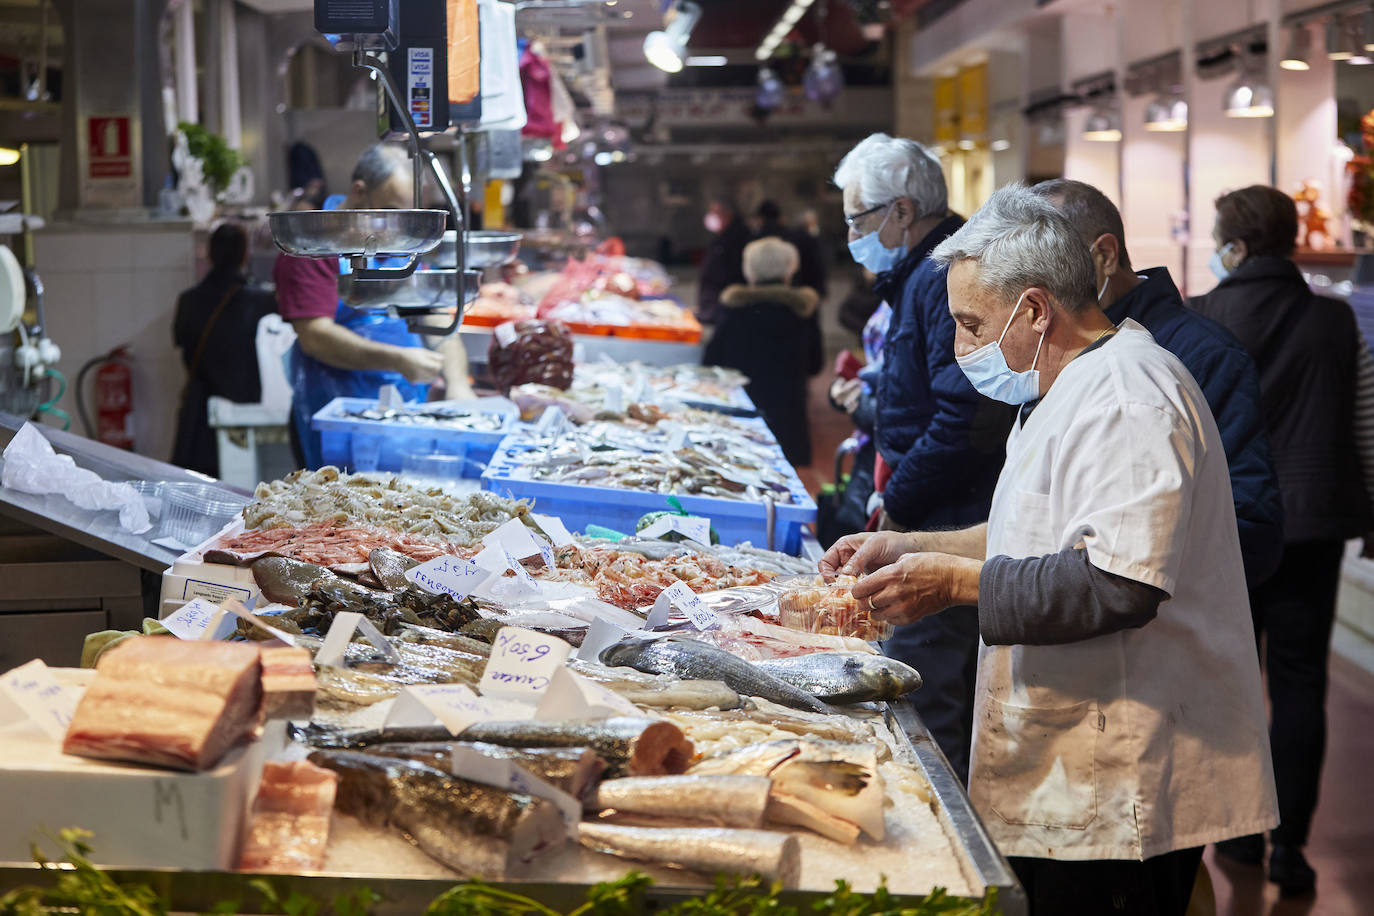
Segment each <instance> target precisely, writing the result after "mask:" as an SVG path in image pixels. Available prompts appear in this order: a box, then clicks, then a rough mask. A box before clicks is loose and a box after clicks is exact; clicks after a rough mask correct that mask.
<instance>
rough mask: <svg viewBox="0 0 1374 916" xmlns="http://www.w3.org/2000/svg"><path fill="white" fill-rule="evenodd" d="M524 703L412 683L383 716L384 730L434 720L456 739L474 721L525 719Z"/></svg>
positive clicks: (529, 709)
mask: <svg viewBox="0 0 1374 916" xmlns="http://www.w3.org/2000/svg"><path fill="white" fill-rule="evenodd" d="M533 715H534V707H533V706H532V705H530V704H528V703H521V702H518V701H515V700H508V699H498V698H494V697H479V696H478V695H477V694H475V693H473V692H472V688H471V687H468V686H466V685H464V684H416V685H413V686H410V687H407V688H405V689H404V690H402V691H401V694H400V696H398V697H396V701H395V702H394V703H393V704H392V706H391V711H390V712H389V713H388V714H387V717H386V725H387V726H388V727H392V726H395V727H408V726H425V725H430V724H431V723H433V722H435V721H436V720H437V721H438V722H440V723H441V724H442V725H443V726H444V728H446V729H448V732H449V734H451V735H454V736H457V735H460V734H462V733H463V730H464V729H466V728H467V727H468V726H469V725H473V724H475V723H477V722H508V721H519V720H522V719H529V718H531V717H533Z"/></svg>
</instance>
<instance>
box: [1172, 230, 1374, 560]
mask: <svg viewBox="0 0 1374 916" xmlns="http://www.w3.org/2000/svg"><path fill="white" fill-rule="evenodd" d="M1190 304H1191V305H1192V306H1193V307H1194V308H1196V309H1197V310H1198V311H1199V312H1201V313H1202V314H1203V315H1206V316H1207V317H1208V318H1211V319H1212V320H1214V321H1216V322H1218V323H1219V324H1221V325H1223V326H1224V327H1225V328H1226V329H1227V330H1229V331H1230V332H1231V333H1232V334H1234V335H1236V337H1237V338H1239V339H1240V342H1241V344H1242V345H1243V346H1244V347H1245V349H1246V351H1247V352H1249V354H1250V356H1251V358H1252V359H1254V361H1255V366H1256V368H1258V370H1259V381H1260V398H1261V403H1262V405H1263V408H1264V416H1265V420H1266V422H1267V423H1268V427H1269V447H1270V450H1271V451H1272V453H1273V458H1274V467H1275V469H1276V470H1277V471H1278V479H1279V491H1280V493H1281V495H1282V498H1283V524H1284V541H1285V542H1286V543H1295V542H1302V541H1316V540H1344V539H1346V538H1350V537H1354V536H1356V535H1361V534H1365V533H1366V532H1367V531H1368V530H1369V526H1370V509H1369V500H1368V498H1367V496H1366V494H1365V490H1364V482H1363V478H1362V477H1361V474H1360V464H1359V455H1358V453H1357V452H1356V450H1355V436H1354V429H1353V423H1354V411H1355V358H1356V352H1357V351H1356V347H1358V345H1359V336H1358V333H1357V330H1356V325H1355V315H1354V313H1353V312H1351V310H1350V306H1348V305H1346V304H1345V303H1344V302H1341V301H1339V300H1336V299H1329V298H1327V297H1325V296H1318V295H1316V294H1315V293H1313V292H1312V291H1311V289H1310V288H1309V287H1308V286H1307V283H1306V282H1304V280H1303V278H1302V274H1301V273H1299V272H1298V268H1297V267H1296V266H1295V265H1294V264H1293V262H1292V261H1290V260H1288V259H1287V258H1275V257H1256V258H1251V259H1250V260H1248V261H1245V262H1244V263H1243V264H1241V265H1240V266H1239V267H1237V268H1236V270H1235V272H1234V273H1232V274H1231V275H1230V276H1229V277H1227V278H1226V279H1225V280H1223V281H1221V283H1219V284H1218V285H1217V287H1216V288H1215V289H1213V290H1212V291H1211V292H1210V293H1208V294H1206V295H1205V296H1200V297H1198V298H1196V299H1193V300H1192V301H1191V303H1190Z"/></svg>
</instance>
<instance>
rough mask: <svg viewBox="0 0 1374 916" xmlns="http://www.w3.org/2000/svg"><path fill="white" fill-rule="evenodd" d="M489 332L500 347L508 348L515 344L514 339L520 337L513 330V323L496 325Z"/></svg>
mask: <svg viewBox="0 0 1374 916" xmlns="http://www.w3.org/2000/svg"><path fill="white" fill-rule="evenodd" d="M491 332H492V333H493V334H495V335H496V343H497V344H499V345H500V346H502V347H509V346H510V345H511V344H513V343H515V338H517V337H519V336H520V334H519V333H518V332H517V331H516V330H515V322H514V321H507V322H504V323H502V324H498V325H497V326H496V327H494V328H492V329H491Z"/></svg>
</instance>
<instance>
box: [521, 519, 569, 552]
mask: <svg viewBox="0 0 1374 916" xmlns="http://www.w3.org/2000/svg"><path fill="white" fill-rule="evenodd" d="M530 517H531V518H533V519H534V520H535V522H536V523H537V524H538V525H539V527H540V529H541V530H543V532H544V533H545V534H547V535H548V536H549V540H551V541H553V546H555V547H567V546H568V545H569V544H575V543H577V542H576V541H574V540H573V536H572V532H570V531H569V530H568V527H567V526H566V525H564V524H563V520H562V519H561V518H559V517H558V516H556V515H540V514H539V513H538V512H531V513H530Z"/></svg>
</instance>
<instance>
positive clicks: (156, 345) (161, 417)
mask: <svg viewBox="0 0 1374 916" xmlns="http://www.w3.org/2000/svg"><path fill="white" fill-rule="evenodd" d="M36 260H37V267H38V271H39V273H40V274H41V275H42V277H43V283H44V285H45V286H46V288H47V295H46V298H45V306H46V311H47V319H48V336H49V337H51V338H52V339H53V341H54V342H55V343H56V344H57V345H58V346H59V347H61V348H62V361H61V363H60V364H59V365H58V368H59V369H60V370H61V371H62V372H63V374H65V375H66V376H67V381H68V384H69V385H75V384H76V374H77V372H78V371H79V370H80V369H81V366H82V365H84V364H85V363H86V361H87V360H89V359H91V358H92V357H94V356H97V355H100V354H103V353H108V352H109V351H110V350H111V349H113V348H114V347H116V346H119V345H120V344H128V345H129V350H130V356H131V359H132V362H133V371H134V381H133V385H134V416H135V419H134V447H135V448H136V449H137V450H138V451H139V452H140V453H142V454H145V455H148V456H149V457H151V458H156V459H158V460H160V461H166V460H167V459H168V458H169V457H170V456H171V452H172V437H173V434H174V432H175V429H176V410H177V406H178V403H179V397H180V393H181V387H182V385H183V384H184V382H185V371H184V369H183V368H182V365H181V358H180V355H179V354H178V352H177V351H176V350H175V349H174V348H173V346H172V317H173V314H174V312H175V309H176V299H177V296H178V295H179V294H180V293H181V292H182V290H185V289H186V288H188V287H190V286H192V285H194V284H195V282H196V281H197V279H198V278H197V277H196V276H195V253H194V246H193V242H192V237H191V229H190V224H189V223H186V224H176V223H169V224H159V225H156V226H129V225H110V226H98V225H50V226H49V227H48V228H47V229H45V230H43V231H42V232H41V233H39V234H38V236H37V245H36ZM88 382H89V379H88ZM87 391H88V393H89V392H90V388H89V387H88V388H87ZM60 406H62V407H63V408H64V409H66V410H67V411H68V412H69V413H71V414H72V429H73V431H74V432H78V433H80V432H84V431H83V430H82V429H81V427H80V422H79V421H78V420H77V419H76V398H75V395H74V394H73V393H72V392H71V391H70V390H69V392H68V394H67V396H66V397H65V398H63V400H62V403H61V405H60ZM92 422H94V417H92Z"/></svg>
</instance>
